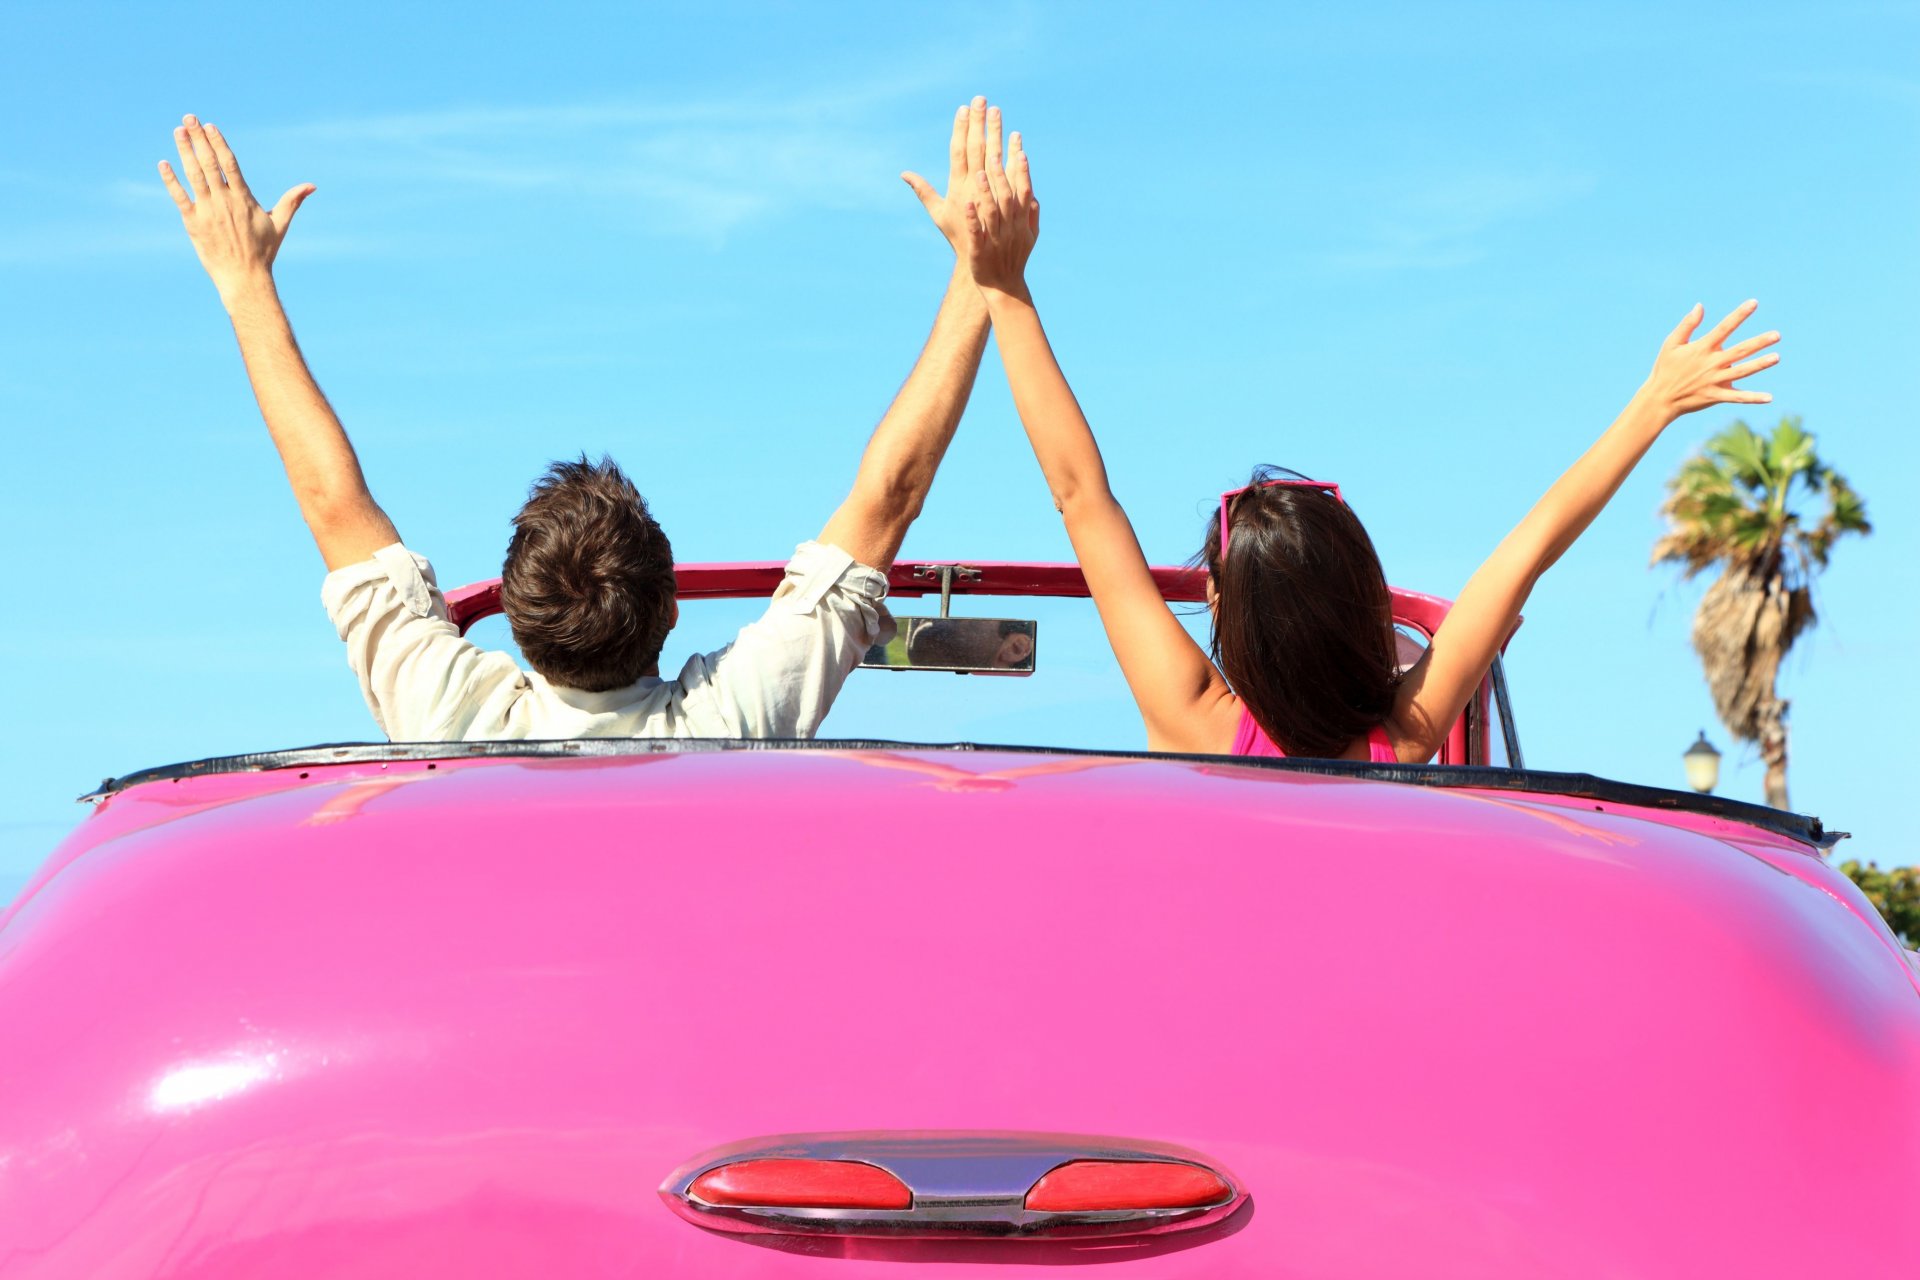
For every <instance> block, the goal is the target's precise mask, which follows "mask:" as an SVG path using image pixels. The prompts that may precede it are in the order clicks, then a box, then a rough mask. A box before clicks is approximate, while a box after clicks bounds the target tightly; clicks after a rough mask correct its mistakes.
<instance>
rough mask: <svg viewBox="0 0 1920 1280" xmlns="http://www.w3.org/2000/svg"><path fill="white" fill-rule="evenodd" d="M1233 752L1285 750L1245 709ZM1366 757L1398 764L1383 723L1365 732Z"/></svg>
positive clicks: (1280, 753)
mask: <svg viewBox="0 0 1920 1280" xmlns="http://www.w3.org/2000/svg"><path fill="white" fill-rule="evenodd" d="M1233 754H1234V755H1237V756H1280V757H1283V758H1284V757H1285V756H1286V754H1287V753H1286V752H1284V751H1282V750H1281V749H1280V748H1279V747H1277V746H1275V745H1274V742H1273V739H1272V738H1269V737H1268V736H1267V735H1266V732H1265V731H1264V730H1262V729H1261V728H1260V726H1259V725H1257V724H1255V723H1254V722H1253V716H1252V715H1251V714H1250V713H1249V712H1248V711H1247V710H1246V709H1245V708H1242V709H1241V711H1240V730H1239V732H1237V733H1235V734H1234V735H1233ZM1367 759H1369V760H1371V761H1373V762H1374V763H1375V764H1398V763H1400V757H1399V756H1397V755H1395V754H1394V753H1393V742H1392V740H1391V739H1389V738H1388V737H1387V731H1386V728H1385V726H1383V725H1375V726H1373V728H1372V730H1371V731H1369V732H1368V734H1367Z"/></svg>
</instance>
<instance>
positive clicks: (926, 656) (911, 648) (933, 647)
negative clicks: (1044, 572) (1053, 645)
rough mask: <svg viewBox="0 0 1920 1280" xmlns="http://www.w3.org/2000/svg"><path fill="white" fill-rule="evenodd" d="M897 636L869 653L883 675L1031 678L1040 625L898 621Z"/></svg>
mask: <svg viewBox="0 0 1920 1280" xmlns="http://www.w3.org/2000/svg"><path fill="white" fill-rule="evenodd" d="M896 621H897V622H898V623H899V624H900V633H899V634H898V635H897V636H895V637H894V638H893V640H892V641H891V642H889V643H887V644H877V645H875V646H873V648H871V649H869V650H867V656H866V658H865V659H864V660H863V661H862V662H861V663H860V665H861V666H863V667H867V668H870V669H874V670H881V671H955V672H959V673H961V674H967V675H980V676H1030V675H1032V674H1033V660H1034V653H1035V647H1036V643H1037V640H1038V636H1039V631H1040V624H1039V623H1037V622H1033V621H1030V620H1027V619H1023V618H897V619H896Z"/></svg>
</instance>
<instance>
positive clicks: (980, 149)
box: [900, 98, 997, 258]
mask: <svg viewBox="0 0 1920 1280" xmlns="http://www.w3.org/2000/svg"><path fill="white" fill-rule="evenodd" d="M996 114H997V113H996ZM986 155H987V100H986V99H985V98H975V99H974V100H973V102H972V104H971V105H969V106H963V107H961V108H960V109H959V110H958V111H956V112H954V116H953V139H952V141H950V142H949V143H948V145H947V194H945V195H940V194H939V193H938V192H936V191H935V190H934V189H933V184H932V183H930V182H928V181H927V180H926V179H925V178H923V177H921V176H920V175H919V174H917V173H903V174H901V175H900V178H901V181H903V182H905V183H906V184H907V185H908V186H909V187H912V188H913V194H915V195H917V196H919V197H920V203H921V204H923V205H925V206H926V208H927V216H928V217H929V218H932V219H933V225H934V226H936V227H938V228H940V234H941V235H943V236H945V237H946V238H947V243H948V244H950V245H952V246H953V252H954V254H955V256H957V257H962V258H964V257H965V256H966V241H967V201H968V200H970V199H972V198H973V197H972V191H973V175H974V174H975V173H977V172H979V171H980V170H981V169H982V168H984V167H985V166H986V162H987V161H986Z"/></svg>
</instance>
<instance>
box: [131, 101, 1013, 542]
mask: <svg viewBox="0 0 1920 1280" xmlns="http://www.w3.org/2000/svg"><path fill="white" fill-rule="evenodd" d="M173 141H174V145H175V146H176V147H178V148H179V151H180V175H179V176H176V175H175V174H174V172H173V168H172V166H170V165H169V164H167V162H166V161H164V160H162V161H161V162H160V177H161V180H162V181H164V182H165V183H166V184H167V190H168V192H170V193H171V194H172V196H173V202H174V203H175V204H176V205H178V206H180V217H181V220H182V221H183V222H185V223H186V227H187V236H188V237H189V238H190V239H191V240H192V241H193V249H194V252H195V253H197V254H198V255H199V256H200V265H201V266H202V267H205V268H206V271H207V275H208V276H209V277H211V278H212V280H213V284H214V287H215V288H216V289H218V290H219V291H220V301H221V304H222V305H223V306H225V307H226V309H227V317H228V318H229V319H230V320H232V322H233V332H234V336H235V337H236V338H238V339H239V341H240V355H241V358H242V359H244V360H245V361H246V365H247V377H248V378H249V379H250V380H251V381H252V383H253V395H254V399H256V400H257V401H259V404H260V416H261V417H263V418H265V419H266V422H267V431H268V432H269V433H270V434H271V435H272V436H273V443H274V447H275V448H277V449H278V450H279V451H280V461H281V462H282V463H283V464H284V465H285V467H286V469H287V480H288V482H289V483H291V484H292V485H293V495H294V497H295V498H296V499H298V500H299V503H300V514H301V515H302V516H303V517H305V519H306V522H307V528H308V529H310V530H312V532H313V540H314V542H316V543H317V544H319V547H320V556H321V558H322V559H324V560H325V561H326V562H327V568H328V569H338V568H341V567H342V566H344V565H350V564H357V563H358V562H360V561H362V560H365V559H367V558H368V557H369V556H371V555H372V554H373V553H374V552H375V551H378V550H379V549H380V548H382V547H385V546H388V545H390V544H392V543H395V542H398V541H399V540H400V535H399V534H398V533H396V532H395V531H394V528H393V522H392V521H391V520H389V519H387V513H386V512H384V511H382V510H381V509H380V506H379V504H378V503H376V502H374V500H373V495H372V494H371V493H369V492H368V491H367V482H366V478H365V477H364V476H363V475H361V473H360V460H359V459H358V458H356V457H355V456H354V453H353V446H352V445H351V444H350V443H348V441H347V433H346V431H345V430H343V429H342V428H341V426H340V419H339V418H337V417H335V416H334V412H333V407H332V406H331V405H329V404H328V403H327V398H326V396H324V395H322V394H321V392H320V387H319V385H318V384H317V383H315V382H314V380H313V375H312V374H311V373H309V372H308V371H307V362H306V361H305V359H303V358H302V357H301V355H300V347H299V345H298V344H297V343H296V342H295V341H294V339H293V328H292V326H291V325H289V324H288V323H287V314H286V312H285V311H284V310H283V309H282V308H281V306H280V295H279V293H278V292H277V291H276V290H275V288H274V285H273V259H274V255H276V254H277V253H279V252H280V243H281V241H283V240H284V239H285V238H286V235H287V227H288V225H289V224H290V223H291V222H292V221H293V215H294V212H295V210H297V209H299V207H300V204H301V202H302V201H303V200H305V199H306V198H307V197H308V196H310V195H312V194H313V190H314V189H313V186H312V185H311V184H302V185H300V186H297V187H294V188H293V189H292V190H290V191H288V192H287V193H286V194H285V195H283V196H281V197H280V201H279V203H278V204H276V205H274V207H273V208H272V209H271V210H267V209H263V208H261V207H260V202H259V201H257V200H255V199H254V198H253V193H252V192H251V191H249V190H247V183H246V179H245V178H243V177H242V176H241V175H240V166H239V164H238V162H236V161H235V160H234V158H233V151H232V149H231V148H229V147H228V146H227V141H226V139H225V138H224V137H222V136H221V134H220V130H219V129H218V128H216V127H215V126H213V125H202V124H201V123H200V122H199V121H198V120H197V119H195V118H194V117H193V116H187V117H186V118H185V121H184V122H183V123H182V125H181V126H180V127H179V128H177V129H175V130H174V131H173ZM181 177H184V178H185V179H186V183H187V186H186V187H183V186H181V183H180V179H181ZM188 187H191V188H192V195H191V197H189V195H188V193H187V188H188ZM968 287H969V288H970V289H971V287H972V286H971V285H969V286H968ZM977 358H978V357H977V356H976V359H977Z"/></svg>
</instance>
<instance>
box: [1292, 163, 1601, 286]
mask: <svg viewBox="0 0 1920 1280" xmlns="http://www.w3.org/2000/svg"><path fill="white" fill-rule="evenodd" d="M1597 185H1598V183H1597V180H1596V179H1595V177H1594V175H1592V174H1590V173H1582V172H1570V171H1565V170H1557V169H1541V170H1534V171H1524V172H1523V171H1507V172H1502V171H1495V170H1482V171H1480V172H1477V173H1467V174H1453V175H1449V176H1448V177H1445V178H1441V179H1437V180H1433V181H1430V182H1424V183H1415V184H1411V185H1404V186H1396V187H1394V188H1392V189H1375V190H1369V191H1362V192H1357V193H1355V194H1356V196H1357V197H1358V198H1357V200H1356V206H1357V211H1356V212H1355V214H1354V216H1352V217H1351V218H1348V219H1345V220H1344V221H1346V222H1347V223H1348V225H1352V226H1356V227H1358V228H1360V229H1361V233H1362V239H1361V242H1360V243H1357V244H1352V245H1349V246H1345V247H1342V248H1338V249H1334V250H1331V251H1328V252H1327V253H1325V254H1323V255H1321V260H1322V261H1323V262H1324V263H1325V264H1326V265H1328V266H1331V267H1333V268H1335V269H1338V270H1346V271H1440V270H1448V269H1451V268H1456V267H1464V266H1468V265H1471V264H1472V263H1475V262H1479V261H1481V260H1482V259H1484V258H1485V257H1486V256H1487V254H1488V252H1489V241H1490V239H1491V236H1492V234H1493V233H1494V232H1495V231H1497V230H1498V229H1500V228H1502V227H1505V226H1509V225H1511V224H1513V223H1515V222H1521V221H1524V220H1526V219H1529V218H1536V217H1540V216H1543V215H1545V214H1548V213H1551V212H1553V211H1554V210H1556V209H1559V208H1562V207H1564V206H1566V205H1568V204H1572V203H1574V202H1576V201H1578V200H1581V199H1584V198H1585V197H1586V196H1588V195H1589V194H1591V193H1592V192H1593V190H1594V188H1595V187H1596V186H1597Z"/></svg>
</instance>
